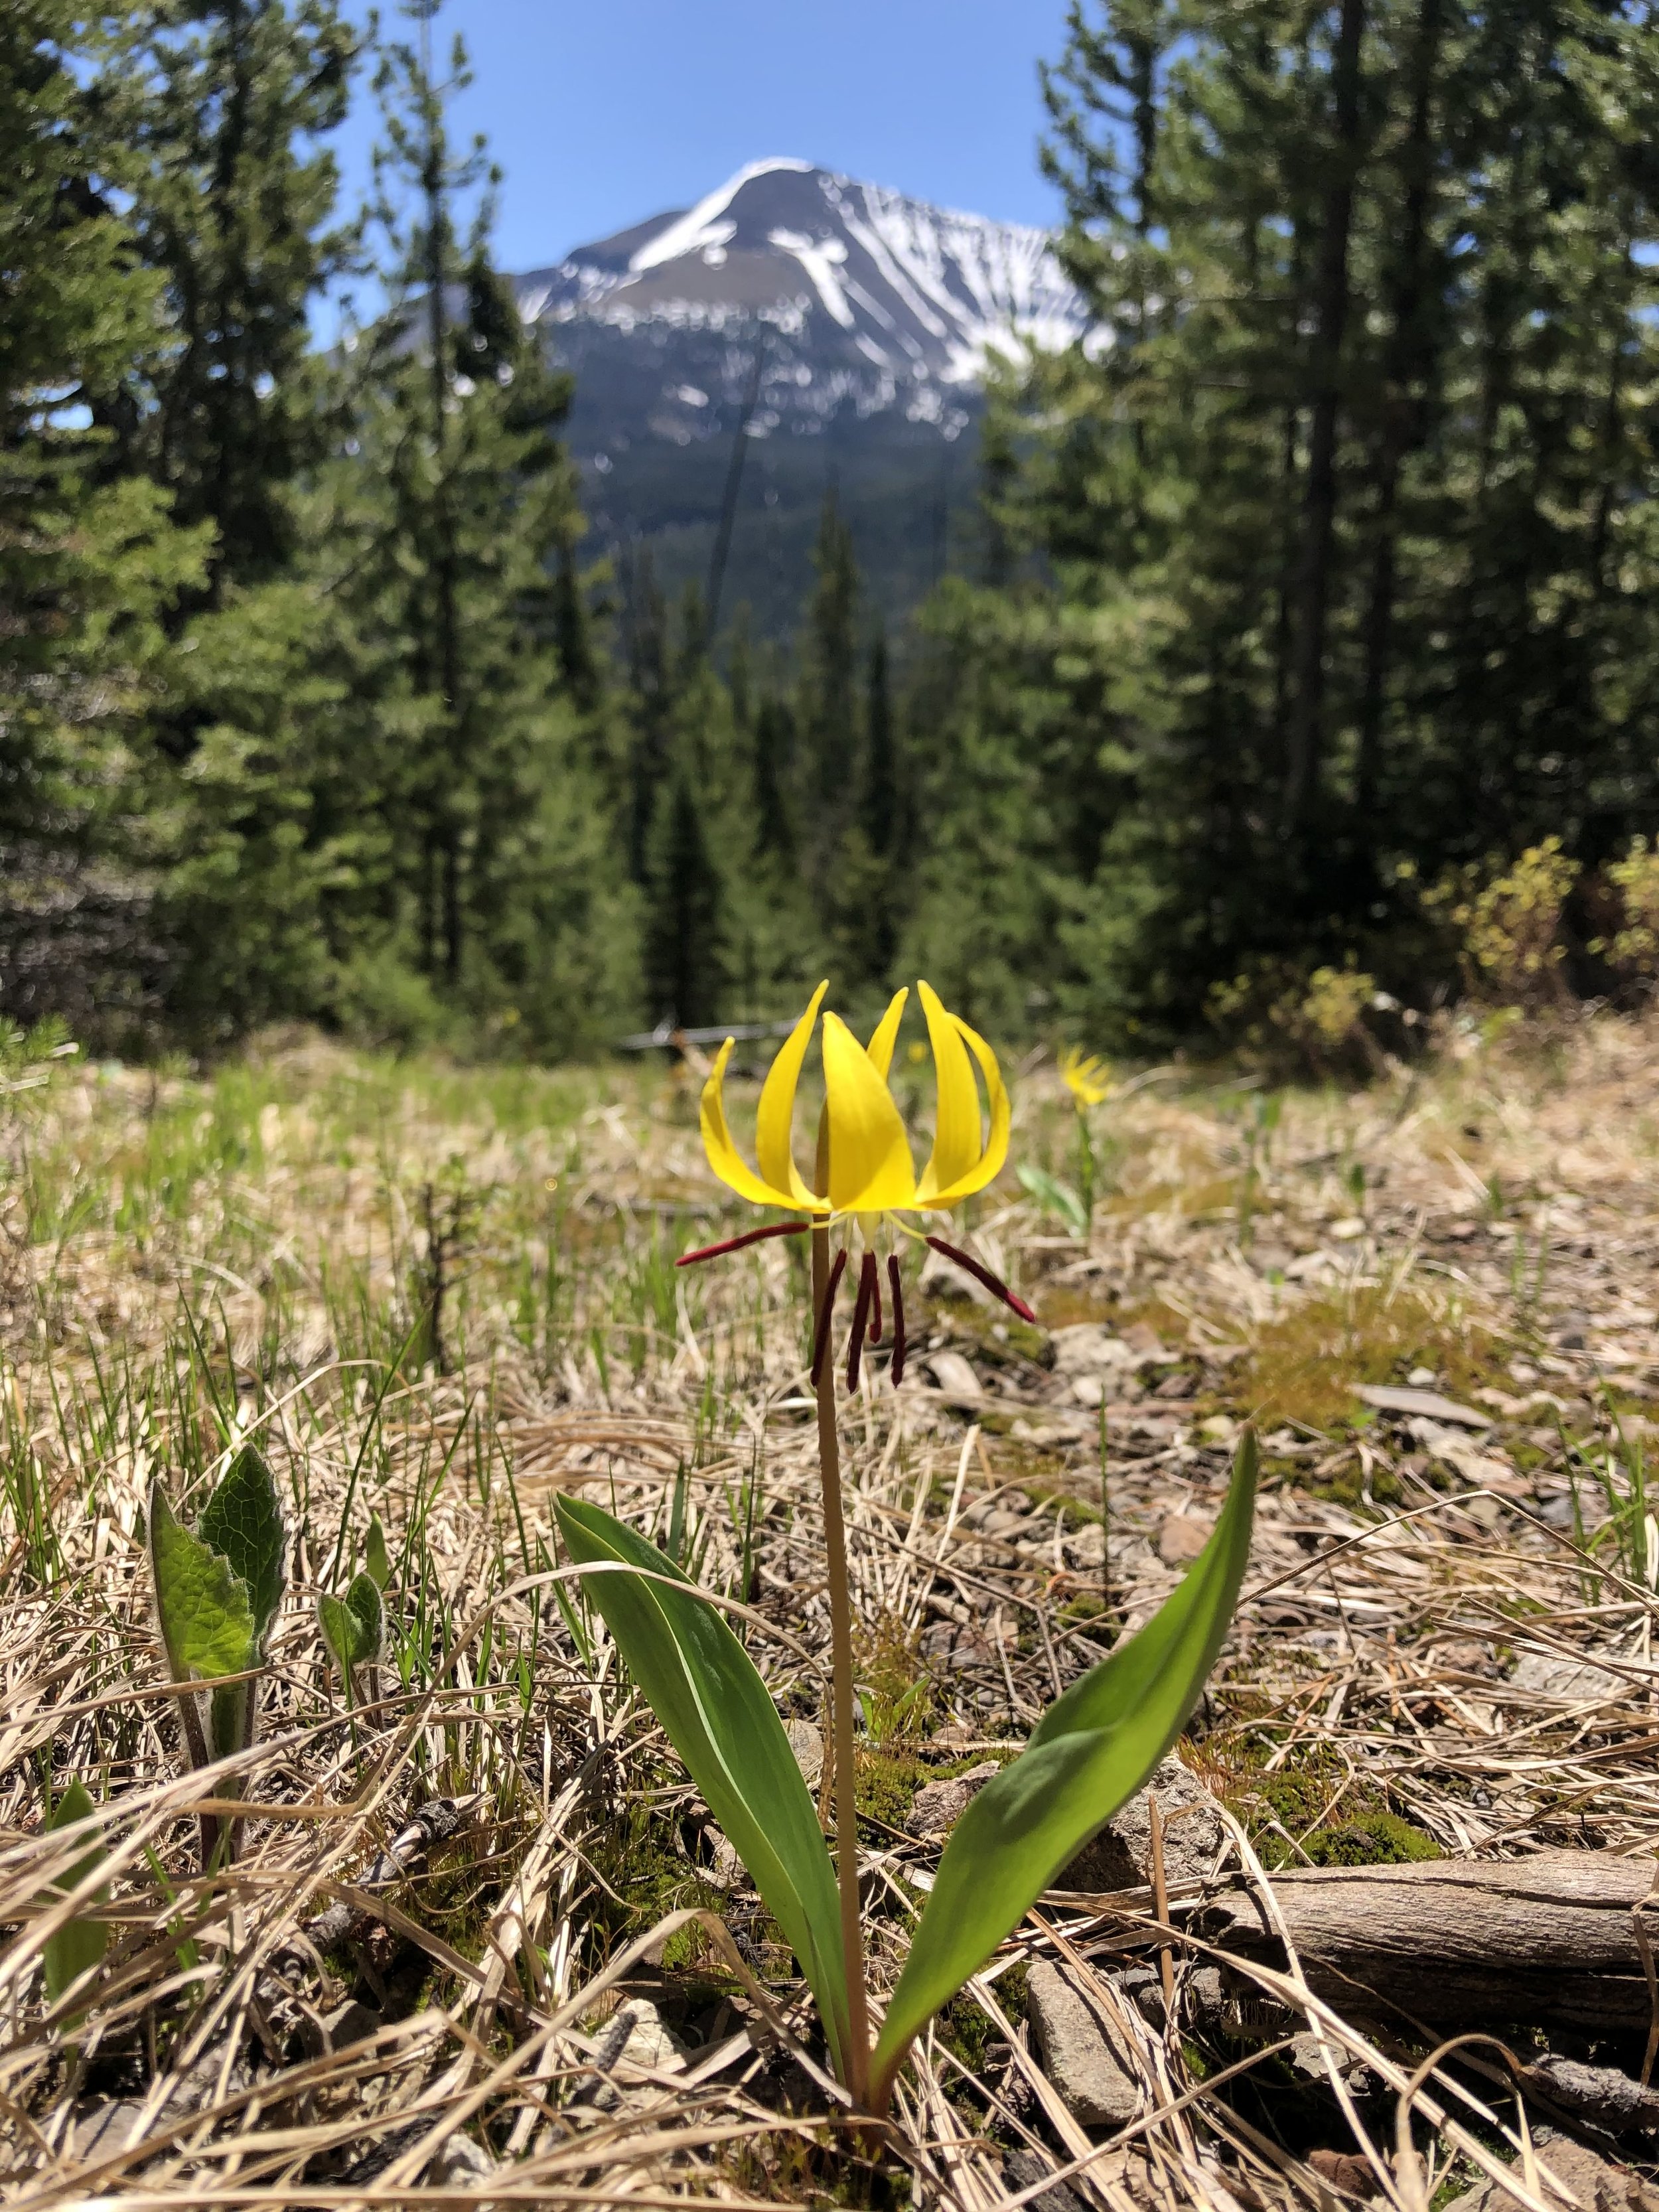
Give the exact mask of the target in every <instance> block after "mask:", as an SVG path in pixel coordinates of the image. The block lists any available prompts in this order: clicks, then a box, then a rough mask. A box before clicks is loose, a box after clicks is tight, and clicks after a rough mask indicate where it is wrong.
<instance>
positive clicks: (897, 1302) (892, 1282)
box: [887, 1252, 904, 1389]
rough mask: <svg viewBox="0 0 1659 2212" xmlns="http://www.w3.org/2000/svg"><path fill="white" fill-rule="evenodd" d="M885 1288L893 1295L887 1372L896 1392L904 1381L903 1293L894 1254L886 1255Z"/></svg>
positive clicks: (895, 1254) (896, 1257)
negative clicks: (891, 1339)
mask: <svg viewBox="0 0 1659 2212" xmlns="http://www.w3.org/2000/svg"><path fill="white" fill-rule="evenodd" d="M887 1286H888V1288H889V1289H890V1291H892V1293H893V1364H892V1366H891V1368H890V1370H889V1372H890V1375H891V1376H892V1382H893V1388H894V1389H897V1388H898V1386H899V1384H900V1383H902V1381H903V1380H904V1293H903V1291H902V1290H901V1289H900V1288H899V1263H898V1255H897V1253H896V1252H890V1253H889V1254H888V1255H887Z"/></svg>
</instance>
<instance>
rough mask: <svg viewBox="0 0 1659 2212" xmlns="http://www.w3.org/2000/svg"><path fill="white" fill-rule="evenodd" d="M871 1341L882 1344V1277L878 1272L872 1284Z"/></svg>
mask: <svg viewBox="0 0 1659 2212" xmlns="http://www.w3.org/2000/svg"><path fill="white" fill-rule="evenodd" d="M870 1341H871V1343H872V1344H879V1343H880V1342H881V1276H880V1273H879V1272H878V1273H876V1274H875V1275H874V1276H873V1277H872V1279H871V1284H870Z"/></svg>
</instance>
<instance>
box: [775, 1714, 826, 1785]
mask: <svg viewBox="0 0 1659 2212" xmlns="http://www.w3.org/2000/svg"><path fill="white" fill-rule="evenodd" d="M783 1732H784V1734H785V1735H787V1737H788V1739H789V1748H790V1750H791V1751H793V1753H794V1754H795V1764H796V1765H797V1766H799V1769H800V1771H801V1776H802V1778H803V1780H804V1781H805V1784H806V1786H807V1788H808V1789H809V1790H816V1789H817V1786H818V1784H819V1783H820V1782H822V1781H823V1729H821V1728H820V1727H819V1726H818V1724H817V1722H816V1721H801V1720H795V1721H786V1722H785V1723H784V1724H783Z"/></svg>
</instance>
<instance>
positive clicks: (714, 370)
mask: <svg viewBox="0 0 1659 2212" xmlns="http://www.w3.org/2000/svg"><path fill="white" fill-rule="evenodd" d="M518 294H519V301H520V313H522V314H523V315H524V317H525V318H526V321H528V322H532V323H535V324H537V325H541V326H543V327H544V328H545V329H546V330H547V331H548V334H549V338H550V345H551V349H552V350H553V351H554V353H555V354H556V355H558V356H561V357H562V358H565V359H568V360H570V361H571V362H573V364H578V363H580V364H582V365H584V373H586V374H588V375H590V376H591V375H592V374H593V373H594V371H595V369H596V368H597V365H598V363H599V360H600V359H601V358H603V359H605V361H606V362H608V363H610V364H611V366H612V367H615V366H617V364H618V363H619V362H620V361H621V359H622V356H615V358H614V360H613V356H612V353H611V350H610V347H611V341H612V340H614V342H615V343H620V344H622V345H623V346H624V347H625V348H626V347H632V348H633V349H634V350H633V352H632V353H630V354H629V355H628V356H627V358H628V360H629V362H631V363H632V364H633V367H634V369H635V371H636V372H637V373H638V374H640V375H642V376H647V378H648V380H649V382H650V383H651V385H652V386H653V388H654V395H655V396H654V398H653V400H652V402H651V405H650V410H649V413H650V428H651V431H652V433H653V435H659V436H667V437H670V438H671V440H672V441H674V442H676V443H683V442H684V441H685V439H686V438H687V437H700V436H706V435H713V434H714V431H715V430H716V429H717V428H720V427H722V423H723V419H724V418H723V417H722V416H721V414H720V408H719V407H718V406H714V407H711V406H710V405H709V404H708V403H707V402H706V401H705V402H703V403H702V404H699V403H697V402H694V401H693V400H692V399H691V398H690V396H689V395H690V392H694V391H695V392H713V393H714V394H716V395H718V396H719V398H720V401H721V403H722V404H724V406H725V407H726V410H727V411H728V412H729V410H730V408H731V406H732V404H735V402H736V400H737V398H738V395H740V394H741V393H742V392H743V391H744V389H745V388H746V386H747V383H748V380H749V377H750V374H751V373H752V369H753V364H754V362H755V359H756V355H757V349H759V353H760V356H761V357H762V369H763V387H764V388H763V395H762V398H763V404H762V405H760V406H759V407H758V408H757V410H756V411H755V414H754V416H753V418H752V422H751V433H752V435H759V436H765V435H769V434H770V433H771V431H772V430H773V429H775V428H782V427H785V426H787V427H788V428H805V429H811V428H817V427H820V426H821V425H822V423H823V422H824V421H826V420H828V419H829V417H830V416H832V415H833V414H834V413H836V411H837V410H841V409H842V408H844V407H846V406H848V405H850V406H852V407H853V408H854V410H855V411H856V412H857V413H858V414H859V415H860V416H868V415H870V414H872V413H879V412H882V411H884V410H889V409H892V408H898V409H900V410H902V413H903V416H904V417H905V419H906V420H908V421H910V422H917V423H929V424H933V425H936V426H938V427H939V429H940V430H941V431H942V432H943V434H944V435H946V436H947V437H948V436H951V435H954V434H955V429H956V428H957V427H959V426H960V424H961V422H963V420H964V419H965V418H964V417H963V416H962V413H961V406H960V404H957V403H953V402H952V401H951V398H950V397H949V395H950V393H951V392H952V391H953V390H955V389H957V388H959V387H966V386H973V385H975V384H976V383H977V382H978V381H979V380H980V379H981V378H982V376H983V375H984V374H985V370H986V368H987V363H988V362H989V361H990V360H991V358H992V357H993V356H998V355H1000V356H1004V357H1007V358H1013V359H1018V357H1019V356H1020V355H1021V353H1022V351H1023V349H1024V348H1025V347H1026V346H1028V345H1034V346H1036V347H1039V348H1042V349H1059V348H1062V347H1064V346H1066V345H1070V344H1073V343H1077V342H1078V341H1079V340H1082V341H1083V342H1084V343H1085V344H1088V345H1090V347H1091V349H1092V348H1093V346H1094V345H1095V344H1096V343H1099V342H1100V341H1099V338H1098V336H1097V334H1095V333H1092V332H1091V330H1090V326H1089V320H1088V317H1087V314H1086V311H1085V307H1084V304H1083V302H1082V301H1081V300H1080V299H1079V296H1078V295H1077V293H1076V292H1075V290H1074V289H1073V287H1072V285H1071V284H1070V283H1069V282H1068V281H1067V279H1066V276H1065V274H1064V272H1063V270H1061V269H1060V266H1059V264H1058V263H1057V261H1056V260H1055V258H1054V252H1053V246H1052V241H1051V240H1050V239H1049V237H1048V234H1047V233H1045V232H1043V231H1041V230H1037V229H1035V228H1030V226H1026V225H1022V224H1017V223H1000V222H990V221H988V220H987V219H986V218H985V217H984V216H975V215H969V214H964V213H963V212H961V211H960V210H955V209H950V208H940V207H935V206H933V205H932V204H930V203H929V202H927V201H925V200H918V199H914V198H912V197H909V196H908V194H906V193H903V192H898V191H890V190H888V189H886V188H885V187H884V186H881V185H869V184H863V183H860V182H859V181H858V180H857V179H854V178H851V177H845V176H842V175H839V174H837V173H835V172H833V171H830V170H827V169H821V168H816V167H813V166H812V165H811V163H810V162H806V161H797V160H793V159H790V158H786V157H775V158H773V159H770V160H768V161H751V162H750V163H749V164H748V165H747V166H746V167H744V168H742V169H739V170H738V173H737V174H736V175H735V176H733V177H730V178H728V179H726V182H725V183H724V184H722V185H720V186H719V188H718V189H717V190H716V191H712V192H709V193H708V194H707V195H706V196H705V197H703V198H702V199H700V200H699V201H698V202H697V204H696V206H695V207H692V208H690V209H686V210H673V211H671V212H670V213H668V214H666V215H663V216H657V217H654V218H653V219H652V220H651V221H649V222H644V223H641V224H638V225H636V226H635V228H632V229H631V230H628V231H624V232H621V233H619V234H617V236H615V237H614V238H610V239H604V240H599V241H598V242H597V243H595V244H594V245H592V246H581V247H578V248H577V249H576V250H575V251H574V252H572V253H570V254H568V255H567V256H566V258H564V259H563V260H562V262H560V263H558V264H556V266H554V267H552V268H550V269H543V270H535V271H533V272H532V273H530V274H528V275H526V276H523V277H520V279H519V280H518ZM606 333H610V334H611V338H610V339H607V337H606V335H605V334H606ZM642 344H643V345H644V346H646V347H647V348H648V349H649V350H648V352H641V350H640V349H641V345H642ZM596 348H597V349H598V350H597V351H596ZM726 427H729V425H726Z"/></svg>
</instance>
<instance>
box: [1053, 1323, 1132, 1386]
mask: <svg viewBox="0 0 1659 2212" xmlns="http://www.w3.org/2000/svg"><path fill="white" fill-rule="evenodd" d="M1053 1343H1054V1370H1055V1372H1056V1373H1057V1374H1060V1375H1094V1376H1100V1375H1105V1374H1110V1373H1111V1372H1113V1371H1114V1370H1121V1369H1123V1368H1127V1367H1133V1365H1134V1364H1135V1354H1134V1351H1133V1347H1132V1346H1129V1345H1127V1344H1126V1343H1125V1342H1124V1340H1123V1339H1122V1338H1121V1336H1114V1335H1113V1334H1112V1332H1111V1331H1110V1329H1109V1328H1102V1327H1101V1325H1100V1323H1099V1322H1095V1321H1083V1322H1075V1323H1074V1324H1073V1326H1072V1327H1071V1328H1057V1329H1056V1330H1055V1331H1054V1337H1053ZM1095 1402H1096V1403H1097V1404H1098V1402H1099V1401H1098V1398H1097V1400H1096V1401H1095Z"/></svg>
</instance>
